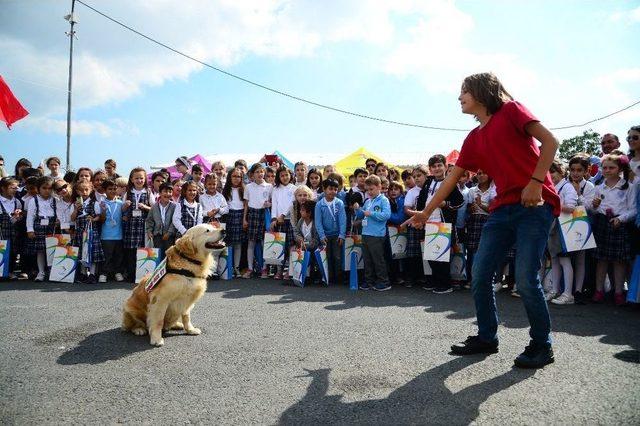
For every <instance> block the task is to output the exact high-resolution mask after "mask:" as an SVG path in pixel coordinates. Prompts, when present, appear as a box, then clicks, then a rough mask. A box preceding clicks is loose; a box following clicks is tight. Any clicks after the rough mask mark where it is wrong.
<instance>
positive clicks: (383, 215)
mask: <svg viewBox="0 0 640 426" xmlns="http://www.w3.org/2000/svg"><path fill="white" fill-rule="evenodd" d="M366 211H369V212H371V214H370V215H369V216H368V217H366V218H365V215H364V212H366ZM356 217H357V218H358V219H363V218H364V219H363V220H362V235H368V236H371V237H384V236H386V235H387V220H389V218H390V217H391V205H390V204H389V200H388V199H387V197H385V196H384V195H382V194H380V195H378V196H377V197H376V198H373V199H368V200H367V201H365V202H364V206H363V207H361V208H359V209H358V210H357V211H356Z"/></svg>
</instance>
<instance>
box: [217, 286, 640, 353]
mask: <svg viewBox="0 0 640 426" xmlns="http://www.w3.org/2000/svg"><path fill="white" fill-rule="evenodd" d="M207 291H208V292H211V293H221V295H222V298H224V299H244V298H248V297H260V296H276V297H279V298H278V299H277V300H270V301H268V302H266V303H269V304H275V305H281V304H289V303H297V302H305V303H323V304H325V306H324V308H325V309H327V310H330V311H339V310H345V309H353V308H362V307H367V308H384V307H401V308H403V307H407V308H411V307H422V308H424V311H425V312H434V313H439V312H443V313H446V317H447V318H449V319H453V320H468V319H473V318H475V315H476V314H475V307H474V304H473V299H472V296H471V292H470V291H468V290H462V291H456V292H454V293H450V294H443V295H436V294H433V293H430V292H426V291H424V290H422V289H421V288H404V287H394V288H393V289H392V290H391V291H388V292H384V293H379V292H374V291H367V292H364V291H353V292H352V291H347V290H346V289H345V288H344V287H341V288H338V287H324V286H316V285H311V286H307V287H305V288H299V287H295V286H291V285H282V284H281V282H275V281H273V280H231V281H212V282H210V283H209V287H208V289H207ZM496 303H497V305H498V314H499V317H500V325H501V326H503V327H507V328H528V327H529V321H528V319H527V315H526V312H525V310H524V306H523V305H522V301H521V300H520V299H517V298H514V297H511V296H510V295H509V294H508V293H507V292H501V293H498V294H497V295H496ZM549 310H550V312H551V319H552V322H553V325H552V329H553V331H554V332H556V333H557V332H561V333H567V334H571V335H574V336H591V337H592V336H602V337H601V338H600V341H601V342H602V343H606V344H610V345H621V346H625V345H627V346H630V347H631V350H630V351H627V350H623V351H621V352H620V353H618V354H616V355H615V356H616V358H617V359H619V360H622V361H626V362H632V363H633V362H637V361H635V360H637V359H638V357H640V329H638V327H627V326H624V325H630V324H636V323H637V322H638V321H639V320H640V315H639V313H640V310H639V309H638V308H637V306H626V307H615V306H612V305H609V304H604V305H593V304H589V305H572V306H556V305H553V304H551V305H550V307H549ZM464 337H466V336H460V339H461V340H463V339H464ZM525 343H526V342H525Z"/></svg>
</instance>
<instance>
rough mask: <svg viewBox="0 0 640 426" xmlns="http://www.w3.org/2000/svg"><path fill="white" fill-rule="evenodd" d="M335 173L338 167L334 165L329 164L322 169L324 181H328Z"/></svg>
mask: <svg viewBox="0 0 640 426" xmlns="http://www.w3.org/2000/svg"><path fill="white" fill-rule="evenodd" d="M335 172H336V166H334V165H333V164H327V165H326V166H324V167H323V168H322V179H323V180H324V179H328V178H329V175H330V174H331V173H335Z"/></svg>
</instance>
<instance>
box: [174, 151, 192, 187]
mask: <svg viewBox="0 0 640 426" xmlns="http://www.w3.org/2000/svg"><path fill="white" fill-rule="evenodd" d="M175 164H176V170H177V171H178V173H180V174H182V177H181V178H180V179H181V180H182V181H183V182H189V181H191V180H193V177H192V176H191V174H190V173H189V169H191V161H189V159H188V158H187V157H185V156H182V157H178V158H176V161H175ZM173 186H174V188H175V186H176V185H175V184H173Z"/></svg>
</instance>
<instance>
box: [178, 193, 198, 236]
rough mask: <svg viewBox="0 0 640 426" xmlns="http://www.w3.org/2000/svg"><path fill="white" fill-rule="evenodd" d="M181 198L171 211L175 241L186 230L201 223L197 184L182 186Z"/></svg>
mask: <svg viewBox="0 0 640 426" xmlns="http://www.w3.org/2000/svg"><path fill="white" fill-rule="evenodd" d="M181 195H182V198H181V199H180V202H179V203H178V205H177V206H176V209H175V210H174V211H173V226H175V228H176V239H178V238H180V237H181V236H183V235H184V234H185V232H187V230H188V229H190V228H193V227H194V226H196V225H200V224H201V223H202V206H201V205H200V203H199V202H198V198H199V194H198V184H197V183H196V182H195V181H193V180H192V181H190V182H185V183H184V184H183V185H182V191H181Z"/></svg>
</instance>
